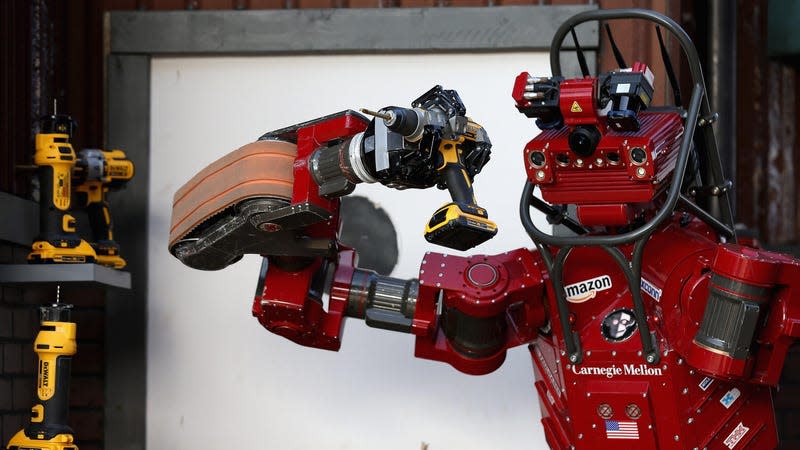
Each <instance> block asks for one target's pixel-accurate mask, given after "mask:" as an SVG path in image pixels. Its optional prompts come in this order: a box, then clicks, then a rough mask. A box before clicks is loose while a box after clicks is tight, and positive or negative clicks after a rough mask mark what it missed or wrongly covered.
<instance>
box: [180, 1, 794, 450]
mask: <svg viewBox="0 0 800 450" xmlns="http://www.w3.org/2000/svg"><path fill="white" fill-rule="evenodd" d="M630 18H634V19H645V20H649V21H652V22H655V23H656V24H657V26H658V28H657V34H658V38H659V41H660V42H661V47H662V56H663V57H664V63H665V67H666V71H667V72H668V73H667V75H668V77H669V79H670V80H671V84H672V87H673V92H674V97H675V105H673V106H666V107H653V106H651V105H650V103H651V99H652V97H653V74H652V72H651V71H650V69H649V68H648V66H647V65H646V64H643V63H640V62H636V63H634V64H633V65H632V66H631V67H628V66H627V65H626V63H625V62H624V60H623V58H622V56H621V55H619V52H618V51H616V50H617V49H616V46H615V45H614V44H613V38H611V35H610V32H609V39H610V41H611V45H612V47H613V48H614V50H615V53H616V54H617V55H618V57H617V62H618V65H619V66H620V68H619V69H618V70H614V71H611V72H609V73H604V74H601V75H599V76H596V77H591V76H589V75H588V70H587V69H586V67H585V66H586V65H585V62H582V63H581V64H582V66H583V72H584V76H583V77H581V78H576V79H564V78H563V77H561V76H560V73H561V68H560V60H559V58H560V50H561V46H562V42H563V40H564V38H565V37H566V35H567V34H568V33H570V32H572V33H573V38H574V31H573V30H574V27H575V26H576V25H578V24H580V23H583V22H586V21H606V20H615V19H630ZM662 28H663V29H665V30H667V31H669V32H670V33H671V35H672V36H674V38H676V39H677V40H678V41H679V42H680V44H681V47H682V48H683V50H684V52H685V55H686V58H687V60H688V63H689V68H690V71H691V73H692V76H693V82H694V85H693V90H692V94H691V98H690V101H689V103H688V105H687V106H686V108H684V107H683V105H682V104H681V99H680V91H679V89H678V87H677V83H675V81H674V78H675V77H674V74H673V73H672V69H671V64H670V61H669V56H668V54H667V51H666V47H665V45H664V44H663V40H662V36H661V31H660V30H661V29H662ZM606 29H607V30H608V28H606ZM575 44H576V47H577V48H578V49H579V60H582V58H580V56H581V55H580V47H579V45H577V41H576V42H575ZM550 57H551V65H552V72H553V74H552V76H550V77H534V76H531V75H529V74H528V73H522V74H520V75H519V76H518V77H517V79H516V80H515V83H514V87H513V91H512V96H513V99H514V101H515V103H516V107H517V109H518V110H519V111H520V112H522V113H523V114H525V115H527V116H528V117H531V118H535V119H536V124H537V126H538V127H539V128H540V129H542V132H541V133H540V134H539V135H538V136H536V137H535V138H533V139H532V140H531V141H530V142H529V143H528V144H527V145H526V146H525V149H524V159H523V163H524V164H525V168H526V171H527V178H528V179H527V181H526V183H525V188H524V190H523V193H522V199H521V204H520V216H521V220H522V222H523V225H524V226H525V229H526V231H527V232H528V234H529V235H530V237H531V238H532V240H533V242H534V244H535V246H536V250H535V251H532V250H528V249H516V250H512V251H509V252H506V253H503V254H500V255H473V256H468V257H461V256H453V255H447V254H444V253H434V252H430V253H427V254H426V256H425V258H424V260H423V261H422V263H421V265H420V270H419V278H418V279H412V280H403V279H397V278H391V277H387V276H382V275H378V274H376V273H375V272H372V271H368V270H362V269H359V268H357V266H356V263H357V256H356V253H355V251H354V250H352V249H350V248H347V247H345V246H343V245H342V244H340V243H339V242H338V241H337V233H338V227H339V199H340V198H341V197H342V196H344V195H347V194H349V193H350V192H352V191H353V189H354V187H355V185H356V184H359V183H364V182H366V183H375V182H380V183H382V184H385V185H387V186H390V187H395V188H428V187H432V186H438V187H439V188H442V189H445V188H446V189H448V190H449V192H450V194H451V197H452V200H453V201H452V202H450V203H448V204H446V205H444V206H442V207H441V208H440V209H438V210H437V211H435V212H434V213H433V215H432V217H431V219H430V221H429V223H428V224H427V226H426V229H425V237H426V239H427V240H428V241H430V242H432V243H434V244H438V245H441V246H445V247H449V248H454V249H459V250H465V249H469V248H472V247H474V246H476V245H479V244H480V243H481V242H484V241H485V240H487V239H490V238H491V237H492V236H494V234H495V233H496V231H497V227H496V226H495V224H494V223H493V222H492V221H491V220H489V217H488V213H487V211H486V210H485V209H483V208H481V207H479V206H478V205H477V201H476V199H475V195H474V192H473V188H472V186H473V185H472V183H473V180H474V178H475V177H476V175H477V174H478V173H479V172H480V171H481V168H482V167H483V166H484V165H485V164H486V163H487V162H488V160H489V155H490V148H491V143H490V141H489V138H488V136H487V134H486V132H485V131H484V130H483V128H482V127H481V126H480V125H478V124H477V123H475V122H474V121H472V120H471V119H469V118H468V117H467V116H466V108H465V107H464V105H463V103H462V102H461V100H460V98H459V97H458V94H457V93H456V92H455V91H451V90H445V89H442V88H441V87H440V86H436V87H434V88H433V89H431V90H430V91H428V92H427V93H425V94H424V95H422V96H421V97H420V98H418V99H417V100H415V101H414V102H412V105H411V106H412V107H411V108H401V107H386V108H383V109H381V110H380V111H378V112H372V111H364V112H366V113H368V114H370V115H372V116H374V118H373V119H371V120H370V119H367V118H366V117H365V116H362V115H360V114H358V113H356V112H354V111H344V112H341V113H338V114H334V115H331V116H327V117H322V118H319V119H316V120H312V121H310V122H305V123H301V124H297V125H294V126H292V127H288V128H284V129H281V130H277V131H273V132H270V133H267V134H265V135H264V136H262V137H261V139H260V140H259V141H258V142H256V143H253V144H249V145H247V146H245V147H242V148H241V149H239V150H237V151H235V152H233V153H231V154H230V155H228V156H226V157H224V158H223V159H221V160H220V161H218V162H216V163H214V164H212V165H211V166H209V167H208V168H207V169H205V170H203V171H202V172H200V173H199V174H198V175H197V176H196V177H195V178H193V179H192V180H191V181H190V182H189V183H187V184H186V185H185V186H184V187H183V188H181V190H179V191H178V193H177V194H176V196H175V205H174V211H173V220H172V229H171V236H170V251H171V252H172V253H173V255H175V256H176V257H177V258H179V259H180V260H181V261H182V262H184V263H185V264H187V265H189V266H190V267H194V268H198V269H203V270H216V269H221V268H223V267H226V266H227V265H229V264H231V263H233V262H235V261H236V260H237V259H238V258H240V257H241V256H242V255H243V254H245V253H256V254H262V255H264V256H265V257H264V263H263V265H262V270H261V276H260V279H259V281H258V286H259V288H258V291H257V294H256V296H255V301H254V302H253V309H252V313H253V315H254V316H255V317H256V318H257V319H258V320H259V322H260V323H261V324H262V325H263V326H264V327H265V328H267V329H268V330H269V331H271V332H273V333H276V334H279V335H281V336H284V337H286V338H288V339H291V340H292V341H294V342H296V343H298V344H301V345H305V346H310V347H317V348H322V349H328V350H338V349H339V346H340V336H341V333H342V327H343V323H344V322H343V319H344V318H345V317H353V318H359V319H364V320H365V321H366V323H367V324H368V325H370V326H372V327H377V328H383V329H388V330H393V331H400V332H406V333H411V334H413V335H414V336H415V338H416V343H415V355H416V356H417V357H420V358H426V359H431V360H437V361H443V362H446V363H448V364H450V365H451V366H453V367H454V368H456V369H458V370H459V371H461V372H465V373H468V374H473V375H480V374H486V373H489V372H492V371H494V370H495V369H497V368H498V367H499V366H500V365H501V364H502V363H503V361H504V359H505V354H506V350H507V349H509V348H511V347H515V346H518V345H523V344H527V345H528V348H529V350H530V353H531V359H532V361H533V366H534V370H535V377H536V381H535V386H536V390H537V392H538V394H539V401H540V406H541V412H542V424H543V426H544V431H545V436H546V439H547V442H548V443H549V445H550V446H551V447H552V448H554V449H561V450H566V449H597V448H608V447H609V446H610V445H611V444H613V443H623V444H624V443H630V444H631V445H633V446H634V447H635V448H637V449H695V450H696V449H709V450H712V449H721V450H725V449H729V450H734V449H735V450H739V449H772V448H775V447H776V446H777V444H778V436H777V433H776V426H775V417H774V413H773V409H772V398H771V395H772V394H771V390H770V387H772V386H775V385H776V384H777V382H778V379H779V377H780V373H781V370H782V367H783V363H784V360H785V357H786V354H787V350H788V348H789V346H790V345H791V344H792V343H793V342H794V340H796V339H797V338H800V299H798V296H800V292H798V290H799V289H800V261H798V260H796V259H793V258H791V257H788V256H785V255H781V254H777V253H772V252H768V251H764V250H761V249H758V248H755V247H752V246H746V245H743V244H740V243H737V238H736V233H735V228H734V224H733V217H732V213H731V208H730V204H729V200H728V195H727V194H728V191H729V189H730V182H728V181H726V180H725V179H724V178H723V175H722V173H721V165H720V161H719V154H718V152H717V148H716V140H715V137H714V131H713V127H711V126H709V125H710V124H711V123H712V122H713V120H714V115H713V114H712V113H711V111H710V109H709V105H708V102H707V99H706V97H705V95H704V94H705V90H704V82H703V76H702V72H701V69H700V64H699V62H698V58H697V54H696V50H695V48H694V46H693V45H692V43H691V41H690V40H689V38H688V36H687V35H686V33H685V32H684V31H683V30H682V29H681V28H680V27H679V26H678V25H677V24H676V23H674V22H673V21H672V20H670V19H669V18H667V17H664V16H661V15H659V14H657V13H653V12H650V11H643V10H599V11H591V12H586V13H582V14H579V15H576V16H574V17H573V18H571V19H569V20H568V21H567V22H566V23H565V24H563V25H562V26H561V27H560V28H559V29H558V31H557V32H556V35H555V38H554V40H553V45H552V47H551V54H550ZM536 187H538V188H539V190H540V192H541V198H539V197H535V196H534V195H533V194H534V190H535V188H536ZM531 207H534V208H536V209H537V210H539V211H541V212H543V213H544V214H545V215H546V216H547V218H548V220H549V222H550V223H552V224H555V225H560V227H557V230H560V231H557V232H556V233H555V234H551V233H548V232H545V231H543V230H540V229H538V228H537V227H536V226H535V225H534V224H533V221H532V219H531V211H530V209H531Z"/></svg>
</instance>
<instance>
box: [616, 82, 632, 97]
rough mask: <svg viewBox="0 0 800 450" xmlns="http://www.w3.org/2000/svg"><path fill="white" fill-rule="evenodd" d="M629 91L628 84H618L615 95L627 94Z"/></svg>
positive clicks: (629, 86)
mask: <svg viewBox="0 0 800 450" xmlns="http://www.w3.org/2000/svg"><path fill="white" fill-rule="evenodd" d="M630 91H631V84H630V83H620V84H618V85H617V94H627V93H628V92H630Z"/></svg>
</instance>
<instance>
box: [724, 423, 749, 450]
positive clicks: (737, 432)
mask: <svg viewBox="0 0 800 450" xmlns="http://www.w3.org/2000/svg"><path fill="white" fill-rule="evenodd" d="M748 431H750V428H747V427H746V426H744V424H743V423H742V422H739V425H737V426H736V428H734V429H733V431H731V434H729V435H728V437H727V438H725V441H724V442H723V443H724V444H725V446H726V447H728V448H729V449H731V450H733V447H736V444H738V443H739V441H741V440H742V438H743V437H744V435H745V434H747V432H748Z"/></svg>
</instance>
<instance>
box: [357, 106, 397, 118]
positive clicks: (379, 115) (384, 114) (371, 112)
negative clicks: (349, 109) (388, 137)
mask: <svg viewBox="0 0 800 450" xmlns="http://www.w3.org/2000/svg"><path fill="white" fill-rule="evenodd" d="M361 112H363V113H364V114H367V115H370V116H373V117H377V118H379V119H383V120H392V116H391V115H390V114H387V113H382V112H375V111H372V110H369V109H367V108H361Z"/></svg>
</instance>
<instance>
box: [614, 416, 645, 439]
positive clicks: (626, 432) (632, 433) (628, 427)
mask: <svg viewBox="0 0 800 450" xmlns="http://www.w3.org/2000/svg"><path fill="white" fill-rule="evenodd" d="M606 438H607V439H639V426H638V425H637V424H636V422H634V421H632V420H606Z"/></svg>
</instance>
